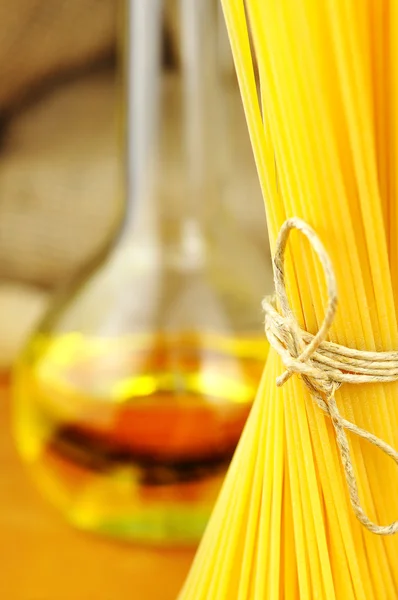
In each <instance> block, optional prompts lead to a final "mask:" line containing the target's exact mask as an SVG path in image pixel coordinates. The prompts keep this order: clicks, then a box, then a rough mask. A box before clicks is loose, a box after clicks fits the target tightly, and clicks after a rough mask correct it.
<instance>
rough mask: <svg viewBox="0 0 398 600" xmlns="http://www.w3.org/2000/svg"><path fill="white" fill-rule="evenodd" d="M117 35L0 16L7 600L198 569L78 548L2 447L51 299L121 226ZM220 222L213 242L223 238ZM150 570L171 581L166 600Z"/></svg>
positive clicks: (249, 195) (85, 598)
mask: <svg viewBox="0 0 398 600" xmlns="http://www.w3.org/2000/svg"><path fill="white" fill-rule="evenodd" d="M143 1H144V0H143ZM200 1H201V0H197V2H200ZM213 4H214V7H215V10H218V9H217V0H213ZM180 9H181V3H180V2H178V1H177V0H164V1H163V2H162V17H161V18H162V26H161V41H160V48H161V71H162V74H161V78H162V83H161V86H162V90H163V91H162V106H163V111H162V115H163V116H162V129H163V133H162V136H163V138H162V139H163V143H161V144H160V154H161V155H160V158H159V164H160V165H162V175H161V178H160V179H161V186H162V190H163V192H162V198H161V207H160V209H159V206H160V205H157V206H158V208H157V209H156V210H159V214H161V218H162V220H163V221H164V222H167V217H168V216H170V215H173V219H174V221H175V220H176V219H177V220H178V211H179V210H181V211H184V210H185V209H186V206H185V205H184V204H183V202H182V203H181V206H180V205H179V203H178V201H176V197H177V195H176V193H175V190H176V188H178V180H179V175H180V174H181V176H182V170H183V166H182V162H181V156H180V154H179V153H178V152H172V151H170V148H172V147H173V140H174V137H175V135H176V133H175V132H176V131H178V130H179V128H181V112H180V110H179V108H178V106H179V104H178V97H179V94H180V92H181V73H182V71H183V65H184V64H185V65H186V62H184V61H185V58H184V51H183V47H182V42H181V39H182V35H183V32H182V31H181V29H182V27H183V25H182V18H181V10H180ZM125 31H126V27H125V12H124V10H123V3H121V2H116V0H67V1H66V0H14V2H12V3H8V2H6V1H3V2H0V74H1V86H0V381H1V395H0V469H1V471H2V473H1V475H2V476H1V478H0V558H1V559H2V574H0V596H1V597H4V598H7V600H70V599H71V598H73V599H74V600H90V599H91V598H92V599H93V600H94V599H95V600H110V599H112V600H116V598H124V597H131V598H137V600H150V599H151V598H157V599H158V600H163V599H164V600H168V599H170V600H171V599H172V598H174V597H175V595H176V592H177V590H178V588H179V586H180V585H181V583H182V581H183V578H184V576H185V573H186V571H187V569H188V567H189V564H190V561H191V559H192V556H193V551H194V548H193V549H192V548H190V549H189V550H186V551H185V550H183V549H175V550H172V549H167V550H166V549H163V550H156V549H153V548H148V549H145V550H143V549H140V548H135V547H131V546H127V545H126V546H125V545H123V544H121V545H118V543H111V542H108V541H107V540H103V539H102V538H98V539H97V538H94V537H93V538H91V537H90V536H88V537H87V538H84V537H82V536H81V535H80V534H79V533H78V532H75V531H74V530H73V529H72V528H69V527H68V526H67V525H66V524H65V523H64V522H63V521H62V520H61V519H60V517H59V515H58V513H57V512H56V511H55V510H54V512H53V509H52V507H51V506H50V505H47V503H46V502H45V501H43V500H42V497H41V495H40V494H38V493H37V492H36V489H35V488H34V486H32V485H31V483H30V482H29V481H28V478H27V477H26V473H25V471H24V470H23V469H22V466H21V464H20V460H19V458H18V457H17V454H16V452H15V449H14V445H15V444H14V440H13V438H12V435H11V415H10V413H11V402H12V400H11V393H10V373H11V369H12V366H13V364H14V363H15V360H16V359H17V358H18V356H19V354H20V351H21V349H22V348H23V346H24V344H25V342H26V340H27V338H28V337H29V335H30V334H31V332H32V331H33V330H34V328H35V326H36V325H37V323H38V322H39V321H40V319H41V318H42V316H43V315H44V314H46V311H47V310H48V308H49V307H51V305H52V299H53V298H54V293H55V292H57V291H58V290H59V289H62V288H64V287H66V288H67V287H68V285H69V282H70V281H73V280H74V279H75V278H76V275H77V274H79V273H84V272H85V269H86V267H87V265H90V264H92V263H93V262H94V263H96V264H97V263H98V262H99V260H100V258H101V260H102V258H103V255H104V249H107V248H108V247H109V245H110V244H111V242H112V240H113V239H114V238H115V234H116V232H117V231H118V230H119V228H120V226H121V225H122V224H123V220H124V216H125V215H124V210H123V204H124V201H123V198H121V196H123V194H126V190H125V177H124V173H123V171H124V169H125V164H126V160H125V145H124V143H123V132H124V128H125V120H124V119H125V112H124V109H125V90H126V82H125V77H124V76H123V69H122V59H121V56H122V53H121V50H123V33H125ZM218 44H219V45H218V50H217V57H218V59H217V60H219V61H220V63H219V64H220V65H221V66H220V71H219V77H222V80H223V102H224V107H225V106H227V107H228V109H227V110H228V115H229V121H228V122H229V130H231V133H232V135H230V136H229V137H228V142H227V145H228V161H227V162H228V164H227V167H226V170H225V173H224V179H223V190H224V192H223V193H224V195H223V197H224V205H223V211H224V212H223V213H220V214H224V215H226V217H227V220H228V222H229V223H232V226H233V228H232V229H231V231H235V232H238V235H237V236H236V235H235V234H233V236H235V237H233V239H232V238H231V239H229V240H227V241H226V242H225V240H224V241H222V243H221V246H220V248H221V247H222V248H226V249H227V250H228V248H233V252H232V251H231V252H232V254H231V260H230V263H229V264H227V262H228V261H227V262H226V263H225V264H226V265H227V267H228V269H229V267H230V266H231V264H233V260H234V257H235V259H236V261H237V262H239V264H241V265H242V272H243V271H245V270H246V265H247V272H248V273H249V272H251V271H252V272H253V277H252V279H250V278H249V279H248V281H252V280H253V281H255V283H256V286H257V287H256V292H255V296H254V301H255V305H256V306H257V302H258V313H256V316H255V318H256V319H257V320H258V326H259V327H258V328H259V330H261V327H262V325H261V322H262V317H261V296H262V295H265V294H267V293H269V292H270V291H271V290H272V274H271V265H270V258H269V247H268V237H267V230H266V221H265V215H264V210H263V203H262V199H261V192H260V189H259V184H258V181H257V176H256V170H255V165H254V161H253V157H252V152H251V147H250V140H249V137H248V134H247V131H246V124H245V119H244V115H243V110H242V107H241V101H240V95H239V89H238V86H237V83H236V79H235V75H234V68H233V64H232V60H231V56H230V52H229V46H228V40H227V37H226V33H225V31H224V32H223V33H222V34H221V37H220V39H219V40H218ZM209 64H210V63H209ZM142 76H144V74H142ZM133 134H134V132H133ZM214 153H215V156H214V157H213V156H210V157H207V160H208V161H209V162H212V161H213V162H214V161H216V160H218V158H219V157H218V154H219V146H215V147H214ZM167 199H169V200H167ZM168 201H170V205H168V204H167V202H168ZM153 206H155V205H153ZM176 215H177V216H176ZM133 219H134V215H133ZM226 222H227V221H225V223H226ZM225 223H224V221H217V223H215V229H217V230H220V231H223V230H225V231H226V230H227V229H226V227H225ZM166 225H167V223H166ZM167 226H168V225H167ZM133 230H134V228H133ZM133 230H132V231H133ZM228 231H229V230H228ZM133 237H134V236H133ZM223 244H224V245H223ZM213 249H214V248H213ZM180 250H181V249H180ZM234 253H236V254H234ZM144 254H145V252H144ZM122 258H123V253H122ZM121 267H122V268H124V263H123V260H122V262H121ZM227 267H225V268H227ZM223 268H224V267H223ZM239 268H241V267H239ZM228 269H227V270H228ZM237 273H239V269H238V270H237ZM236 286H237V289H238V288H239V281H238V282H236ZM242 286H243V287H244V286H246V284H245V283H244V284H242ZM242 286H241V287H242ZM225 289H227V291H228V290H231V289H232V288H231V286H230V285H229V284H228V285H227V286H226V288H225ZM228 293H230V295H231V294H232V297H234V292H228ZM190 301H191V300H190ZM199 301H200V300H199ZM250 301H251V300H250ZM242 302H243V300H242ZM144 303H145V298H144ZM242 306H243V307H244V306H245V304H244V302H243V304H242V303H241V304H239V303H236V306H235V307H234V309H233V310H235V311H236V313H239V312H242V311H243V312H244V310H245V309H244V308H243V309H242ZM181 310H182V309H181ZM203 310H206V308H203V306H202V313H203ZM217 318H218V317H217ZM234 319H235V317H233V318H232V320H234ZM261 364H262V363H261ZM256 373H257V371H256ZM256 377H257V375H256ZM258 377H259V376H258ZM256 381H257V380H256ZM54 549H55V551H54ZM154 569H157V570H158V571H159V573H165V574H166V575H165V579H164V580H163V582H162V586H161V587H162V590H161V591H160V588H159V583H157V582H155V581H153V577H151V575H152V573H153V570H154ZM72 571H73V573H74V577H73V580H72V579H71V578H70V573H71V572H72ZM22 574H23V575H22ZM60 582H62V584H61V583H60ZM130 585H131V590H134V589H135V590H136V591H132V592H131V593H129V592H128V590H130ZM135 586H136V587H135ZM127 593H129V596H127Z"/></svg>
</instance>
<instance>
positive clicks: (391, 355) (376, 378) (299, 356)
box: [263, 218, 398, 535]
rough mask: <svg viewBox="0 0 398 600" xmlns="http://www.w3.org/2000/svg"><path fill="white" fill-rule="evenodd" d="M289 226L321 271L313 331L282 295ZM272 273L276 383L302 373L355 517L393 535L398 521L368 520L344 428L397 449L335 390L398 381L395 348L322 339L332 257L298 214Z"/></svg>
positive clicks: (387, 449)
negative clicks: (332, 439) (344, 409)
mask: <svg viewBox="0 0 398 600" xmlns="http://www.w3.org/2000/svg"><path fill="white" fill-rule="evenodd" d="M292 229H297V230H298V231H300V232H301V233H302V234H303V235H305V236H306V238H307V239H308V240H309V242H310V243H311V245H312V247H313V249H314V250H315V252H316V253H317V255H318V257H319V260H320V261H321V264H322V266H323V269H324V272H325V278H326V284H327V291H328V302H327V307H326V312H325V317H324V320H323V322H322V324H321V326H320V328H319V330H318V332H317V333H316V334H315V335H311V334H310V333H308V332H306V331H303V330H302V329H301V328H300V327H299V325H298V323H297V320H296V318H295V316H294V314H293V312H292V310H291V308H290V305H289V301H288V298H287V294H286V286H285V268H284V264H285V261H284V257H285V250H286V245H287V241H288V238H289V234H290V232H291V230H292ZM274 278H275V296H274V297H272V298H266V299H265V300H264V301H263V308H264V311H265V332H266V335H267V338H268V341H269V343H270V344H271V346H272V347H273V348H274V349H275V350H276V351H277V352H278V354H279V355H280V357H281V359H282V362H283V363H284V365H285V367H286V371H285V372H284V373H283V374H282V375H280V376H279V377H278V378H277V385H278V386H282V385H283V384H284V383H285V382H286V381H287V380H288V379H289V378H290V377H291V376H292V375H293V373H296V374H298V375H300V376H301V378H302V380H303V382H304V383H305V385H306V386H307V388H308V389H309V391H310V394H311V397H312V399H313V401H314V402H315V403H316V404H317V406H318V407H319V408H320V409H321V410H323V412H324V413H325V414H326V415H327V416H328V417H330V419H331V421H332V424H333V427H334V430H335V434H336V442H337V447H338V449H339V453H340V458H341V462H342V465H343V470H344V474H345V479H346V482H347V486H348V492H349V497H350V502H351V505H352V508H353V510H354V512H355V515H356V517H357V518H358V520H359V521H360V522H361V523H362V525H364V526H365V527H366V529H368V530H369V531H371V532H372V533H375V534H378V535H392V534H394V533H396V532H397V531H398V521H394V522H393V523H390V524H389V525H378V524H376V523H373V522H372V521H371V520H370V519H369V517H368V516H367V514H366V513H365V511H364V509H363V507H362V504H361V501H360V499H359V494H358V484H357V479H356V476H355V472H354V467H353V464H352V459H351V454H350V447H349V443H348V439H347V434H346V431H351V432H352V433H354V434H356V435H357V436H359V437H361V438H363V439H365V440H367V441H368V442H369V443H370V444H373V445H374V446H376V447H377V448H379V449H380V450H381V451H382V452H384V453H385V454H387V456H389V457H390V458H392V459H393V460H394V461H395V462H396V463H397V465H398V452H397V451H396V450H394V448H392V447H391V446H390V445H389V444H387V443H386V442H384V441H383V440H381V439H380V438H378V437H377V436H375V435H373V434H372V433H370V432H369V431H366V430H365V429H362V428H361V427H358V426H357V425H355V424H354V423H351V422H350V421H347V419H345V418H344V417H343V416H342V415H341V414H340V411H339V409H338V406H337V404H336V400H335V392H336V390H337V389H338V388H339V387H340V386H341V385H342V384H343V383H345V382H346V383H369V382H387V381H397V380H398V352H367V351H361V350H355V349H352V348H347V347H345V346H341V345H339V344H335V343H332V342H328V341H326V336H327V334H328V331H329V329H330V327H331V325H332V323H333V320H334V316H335V314H336V310H337V284H336V278H335V275H334V271H333V266H332V262H331V260H330V258H329V255H328V254H327V252H326V250H325V248H324V246H323V244H322V242H321V241H320V239H319V237H318V236H317V234H316V233H315V231H314V230H313V229H312V228H311V227H310V226H309V225H307V223H305V222H304V221H302V220H301V219H298V218H292V219H288V220H287V221H285V223H284V224H283V225H282V228H281V230H280V232H279V235H278V239H277V243H276V252H275V257H274ZM278 306H279V311H278V308H277V307H278Z"/></svg>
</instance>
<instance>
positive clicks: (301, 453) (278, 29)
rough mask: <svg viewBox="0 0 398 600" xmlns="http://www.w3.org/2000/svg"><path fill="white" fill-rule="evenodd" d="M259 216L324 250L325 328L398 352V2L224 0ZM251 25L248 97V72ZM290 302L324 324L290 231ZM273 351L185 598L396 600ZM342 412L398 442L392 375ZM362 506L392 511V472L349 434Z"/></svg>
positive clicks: (338, 337)
mask: <svg viewBox="0 0 398 600" xmlns="http://www.w3.org/2000/svg"><path fill="white" fill-rule="evenodd" d="M222 4H223V8H224V14H225V18H226V22H227V26H228V31H229V37H230V41H231V46H232V49H233V54H234V60H235V66H236V71H237V74H238V79H239V84H240V88H241V94H242V99H243V104H244V107H245V112H246V117H247V122H248V127H249V131H250V136H251V140H252V146H253V151H254V155H255V159H256V163H257V168H258V174H259V178H260V181H261V185H262V189H263V194H264V201H265V206H266V212H267V220H268V228H269V233H270V241H271V249H272V250H273V251H275V241H276V236H277V234H278V232H279V229H280V227H281V225H282V223H283V222H284V221H285V220H286V219H287V218H290V217H294V216H295V217H299V218H301V219H303V220H304V221H306V222H307V223H309V225H310V226H311V227H312V228H313V229H314V230H315V231H316V232H317V234H318V235H319V237H320V238H321V240H322V242H323V244H324V246H325V248H326V250H327V252H328V254H329V255H330V257H331V259H332V263H333V266H334V271H335V275H336V279H337V286H338V290H339V308H338V311H337V315H336V317H335V320H334V323H333V326H332V328H331V330H330V333H329V339H330V340H331V341H334V342H337V343H338V344H342V345H344V346H348V347H351V348H356V349H359V350H372V351H389V350H393V349H396V350H398V329H397V308H398V307H397V303H398V240H397V233H398V215H397V213H398V211H397V193H398V60H397V57H398V53H397V50H398V1H397V0H362V1H361V2H358V0H300V1H297V0H247V1H246V2H245V3H244V2H243V0H222ZM249 24H250V32H251V35H252V38H253V46H254V49H255V53H256V59H257V65H258V73H259V83H260V85H259V90H258V87H257V84H256V80H255V75H254V71H253V61H252V56H251V50H250V47H251V46H250V41H249V33H248V30H249ZM288 249H289V251H288V256H287V264H286V284H287V291H288V296H289V302H290V305H291V306H292V308H293V310H294V313H295V316H296V318H297V320H298V322H299V325H300V327H301V328H302V329H304V330H306V331H309V332H310V333H312V334H315V333H316V332H317V331H318V329H319V326H320V324H321V322H322V320H323V316H324V310H325V305H326V289H325V282H324V276H323V271H322V266H321V265H320V264H319V261H318V260H317V259H316V257H315V255H314V253H313V252H312V250H311V247H310V246H309V244H308V242H307V241H306V240H305V239H304V238H303V237H302V236H300V235H299V234H297V233H293V234H292V235H291V238H290V241H289V246H288ZM283 370H284V369H283V365H282V363H281V361H280V359H279V357H278V355H277V354H276V353H275V352H274V351H272V350H271V352H270V354H269V358H268V360H267V363H266V367H265V370H264V375H263V378H262V382H261V385H260V388H259V390H258V394H257V398H256V401H255V403H254V406H253V409H252V412H251V415H250V417H249V420H248V422H247V425H246V428H245V430H244V433H243V435H242V438H241V441H240V444H239V446H238V448H237V451H236V454H235V457H234V460H233V462H232V464H231V467H230V470H229V472H228V474H227V477H226V480H225V483H224V487H223V489H222V491H221V494H220V496H219V499H218V502H217V504H216V507H215V509H214V512H213V515H212V518H211V520H210V523H209V525H208V528H207V530H206V533H205V535H204V537H203V540H202V543H201V545H200V548H199V551H198V553H197V556H196V558H195V561H194V564H193V567H192V569H191V572H190V574H189V576H188V578H187V581H186V583H185V586H184V588H183V590H182V591H181V594H180V597H179V598H180V600H235V599H236V600H271V599H272V600H280V599H284V600H298V599H300V600H311V599H315V598H316V599H319V600H334V599H335V600H350V599H361V600H397V598H398V536H391V537H381V536H377V535H374V534H372V533H370V532H369V531H367V530H366V529H365V528H364V527H363V526H362V525H361V524H360V523H359V522H358V520H357V519H356V517H355V515H354V513H353V511H352V509H351V506H350V502H349V497H348V493H347V487H346V483H345V478H344V473H343V469H342V465H341V461H340V458H339V453H338V451H337V448H336V440H335V435H334V431H333V427H332V425H331V423H330V420H329V419H328V418H327V417H325V415H324V413H323V412H322V411H321V410H320V409H319V408H318V407H317V406H316V405H315V404H314V403H313V402H312V400H311V397H310V395H309V393H308V390H307V388H306V387H305V386H304V385H303V383H302V382H301V381H300V379H299V378H298V377H297V376H293V377H291V378H290V379H289V381H288V382H287V383H286V385H284V386H283V387H281V388H277V387H276V385H275V381H276V378H277V377H278V375H280V374H281V373H282V372H283ZM336 400H337V404H338V407H339V410H340V411H341V413H342V414H343V416H344V417H345V418H347V419H348V420H350V421H352V422H354V423H355V424H356V425H358V426H359V427H362V428H363V429H366V430H367V431H370V432H371V433H373V434H375V435H377V436H378V437H380V438H381V439H382V440H384V441H385V442H386V443H388V444H390V445H391V446H392V447H393V448H398V402H397V400H398V383H396V382H393V383H383V384H381V383H372V384H369V383H367V384H361V385H355V386H353V385H350V384H345V385H344V386H343V387H342V388H341V389H340V390H338V391H337V393H336ZM349 442H350V450H351V457H352V462H353V467H354V470H355V474H356V478H357V481H358V488H359V495H360V499H361V502H362V504H363V506H364V509H365V510H366V512H367V514H368V515H369V517H370V518H371V519H372V520H373V521H374V522H376V523H380V524H387V523H390V522H391V521H393V520H394V519H397V518H398V493H397V492H398V472H397V471H398V470H397V469H396V466H395V465H394V463H393V461H391V460H390V459H388V458H387V457H386V455H385V454H383V453H382V452H380V450H378V449H376V448H375V447H374V446H373V445H372V444H369V443H368V442H366V441H364V440H361V439H359V438H357V437H355V436H352V435H350V434H349Z"/></svg>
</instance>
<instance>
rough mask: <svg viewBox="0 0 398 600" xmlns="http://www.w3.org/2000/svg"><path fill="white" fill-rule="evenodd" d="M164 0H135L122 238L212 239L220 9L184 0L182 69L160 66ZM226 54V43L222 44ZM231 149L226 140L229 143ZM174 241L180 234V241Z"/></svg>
mask: <svg viewBox="0 0 398 600" xmlns="http://www.w3.org/2000/svg"><path fill="white" fill-rule="evenodd" d="M161 5H162V2H161V0H129V6H130V19H129V31H128V43H127V45H126V46H127V49H128V50H127V53H128V61H127V65H128V67H127V71H128V73H127V75H128V76H127V80H128V85H127V99H126V105H127V106H126V108H127V114H128V118H127V121H128V128H127V129H128V151H127V155H128V158H127V167H128V178H127V179H128V182H127V183H128V185H127V214H126V220H125V226H124V233H123V236H124V237H129V236H131V238H133V237H134V236H138V237H139V238H140V239H141V240H142V241H144V240H145V243H146V244H148V243H152V244H156V243H158V242H157V240H158V238H159V236H161V237H163V238H164V236H165V235H166V238H167V237H169V238H173V237H176V236H177V237H182V238H183V239H184V240H185V242H184V243H186V240H187V239H189V238H190V237H191V238H192V236H194V237H193V239H194V238H195V237H196V238H198V237H199V236H202V237H204V238H206V236H207V232H208V229H209V226H210V224H211V222H212V220H214V216H215V215H217V213H218V207H219V205H220V190H219V189H218V188H219V182H220V176H222V168H223V165H222V161H223V160H224V162H225V153H223V147H222V142H223V141H224V140H225V139H226V135H225V131H222V130H223V129H225V128H224V127H223V124H224V121H223V118H222V117H223V112H224V107H223V106H222V105H223V97H222V93H221V89H220V77H219V75H220V73H219V71H220V62H222V60H224V59H223V58H222V57H220V52H219V48H220V47H221V45H220V43H219V42H220V33H222V34H224V35H225V32H224V31H222V30H221V29H220V22H222V15H220V14H218V13H217V11H216V10H215V6H214V3H213V2H212V0H200V2H198V0H179V7H180V11H179V12H180V32H181V39H180V42H181V43H180V47H181V65H180V70H179V73H178V74H176V73H174V74H163V73H162V69H161V57H160V53H161V44H160V39H161V18H162V11H161ZM224 54H225V49H224ZM224 148H225V145H224ZM174 241H175V240H174Z"/></svg>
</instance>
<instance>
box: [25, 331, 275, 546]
mask: <svg viewBox="0 0 398 600" xmlns="http://www.w3.org/2000/svg"><path fill="white" fill-rule="evenodd" d="M266 351H267V346H266V343H265V342H264V341H263V340H254V339H252V340H251V339H231V338H225V337H220V336H217V335H196V334H184V335H156V336H155V335H141V336H136V337H132V336H131V337H126V338H118V339H103V338H101V339H98V338H89V337H85V336H84V335H82V334H79V333H70V334H65V335H60V336H59V337H46V336H45V335H43V334H40V335H37V336H36V337H34V338H33V339H32V340H31V342H30V344H29V345H28V347H27V349H26V351H25V353H24V355H23V357H22V359H21V360H20V363H19V365H18V366H17V368H16V374H15V378H14V382H15V384H14V385H15V395H16V402H15V410H16V415H15V427H16V437H17V443H18V446H19V449H20V452H21V453H22V456H23V458H24V460H25V461H26V462H27V463H28V465H29V468H30V471H31V473H32V474H33V477H34V478H35V479H36V480H37V482H38V484H39V486H40V488H41V489H42V490H43V491H44V493H45V495H46V496H47V497H49V498H50V499H51V501H52V502H53V503H55V504H56V505H57V506H58V507H59V508H60V509H61V510H62V512H63V513H64V514H65V515H66V517H67V518H68V519H69V520H70V521H71V522H73V523H74V524H75V525H77V526H79V527H81V528H85V529H91V530H95V531H100V532H104V533H109V534H112V535H118V536H123V537H127V538H132V539H136V540H146V541H148V540H152V541H156V542H162V541H165V542H170V541H174V542H190V541H195V540H197V539H198V538H199V537H200V535H201V533H202V531H203V528H204V526H205V524H206V521H207V518H208V515H209V512H210V510H211V508H212V506H213V503H214V501H215V498H216V496H217V493H218V491H219V488H220V485H221V483H222V479H223V476H224V474H225V470H226V468H227V467H228V464H229V462H230V460H231V457H232V454H233V452H234V449H235V447H236V444H237V441H238V439H239V436H240V434H241V431H242V428H243V426H244V423H245V421H246V418H247V415H248V413H249V410H250V407H251V404H252V401H253V399H254V395H255V392H256V389H257V385H258V383H259V380H260V377H261V373H262V369H263V366H264V360H265V357H266Z"/></svg>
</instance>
